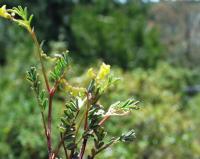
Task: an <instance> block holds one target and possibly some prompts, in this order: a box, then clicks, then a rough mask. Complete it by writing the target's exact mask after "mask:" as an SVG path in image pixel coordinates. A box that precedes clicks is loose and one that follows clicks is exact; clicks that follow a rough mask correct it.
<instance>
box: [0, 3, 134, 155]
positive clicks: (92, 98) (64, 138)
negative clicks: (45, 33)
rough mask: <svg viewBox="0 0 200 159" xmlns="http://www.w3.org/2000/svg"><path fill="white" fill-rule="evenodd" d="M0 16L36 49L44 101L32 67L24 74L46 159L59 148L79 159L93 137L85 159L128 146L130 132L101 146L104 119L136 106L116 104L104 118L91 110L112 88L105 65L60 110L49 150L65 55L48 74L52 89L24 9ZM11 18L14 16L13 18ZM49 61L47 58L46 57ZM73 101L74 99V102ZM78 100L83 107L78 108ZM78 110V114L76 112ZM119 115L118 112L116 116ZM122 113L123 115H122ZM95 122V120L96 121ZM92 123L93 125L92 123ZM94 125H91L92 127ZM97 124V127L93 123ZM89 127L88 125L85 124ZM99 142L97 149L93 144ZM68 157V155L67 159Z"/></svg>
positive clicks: (65, 66)
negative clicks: (122, 144)
mask: <svg viewBox="0 0 200 159" xmlns="http://www.w3.org/2000/svg"><path fill="white" fill-rule="evenodd" d="M0 9H1V12H0V13H1V14H0V16H1V17H3V18H6V19H9V20H11V21H13V22H16V23H17V24H19V25H20V26H22V27H24V28H25V29H26V30H27V31H28V32H29V34H30V35H31V37H32V40H33V42H34V44H35V45H36V49H37V54H38V57H39V61H40V65H41V72H42V73H41V74H42V75H43V78H44V83H45V86H46V87H45V88H46V91H47V97H48V99H47V98H46V95H45V90H42V91H41V88H40V87H41V86H40V83H41V82H40V80H39V74H38V73H37V71H36V68H35V67H31V69H30V70H29V71H28V72H27V79H28V80H29V82H30V83H31V88H32V89H33V90H34V93H35V95H36V99H37V102H38V105H39V106H40V112H41V116H42V124H43V128H44V133H45V137H46V141H47V149H48V158H49V159H55V158H57V157H59V156H60V155H59V151H60V148H61V146H63V148H64V151H65V155H64V156H65V157H66V158H67V159H68V158H77V159H78V158H79V159H82V158H83V157H84V155H85V150H86V146H87V142H88V139H89V138H90V137H93V136H94V135H96V136H97V138H98V139H97V140H96V141H95V139H94V141H95V148H96V149H92V154H91V155H89V156H88V158H89V159H93V158H95V157H96V155H97V154H99V153H100V152H101V151H102V150H104V149H106V148H108V147H109V146H111V145H112V144H114V143H117V142H119V141H121V142H130V141H133V137H134V135H133V134H134V132H133V130H132V131H130V132H128V133H127V134H122V135H121V136H120V137H115V138H112V139H111V141H110V142H108V143H107V144H104V142H103V138H104V137H105V135H104V134H106V131H105V130H104V129H103V124H104V123H105V121H106V120H107V119H108V117H110V116H112V115H113V114H114V115H115V114H116V112H117V113H118V114H119V115H126V113H128V112H131V110H133V109H135V105H136V102H134V100H133V99H131V100H127V101H126V102H124V103H123V104H121V103H119V104H118V105H115V106H112V107H111V109H112V111H109V113H106V114H104V113H103V111H102V112H101V113H99V111H98V109H93V107H96V106H97V105H98V104H99V103H98V100H99V99H100V97H101V96H102V94H103V93H104V91H105V90H106V89H107V88H108V87H110V85H111V84H113V80H112V78H111V77H110V76H109V73H110V66H109V65H106V64H104V63H103V64H102V65H101V67H100V70H99V72H98V74H97V75H95V77H93V78H92V79H91V82H90V83H89V86H88V87H87V89H86V91H85V92H84V95H83V96H79V94H78V95H77V96H75V97H70V102H69V103H67V104H66V109H65V110H64V116H63V117H62V118H61V124H60V126H59V127H60V128H59V130H60V137H61V139H60V141H59V142H58V146H57V147H56V148H55V149H53V147H52V135H54V134H52V111H53V107H52V105H53V97H54V95H55V93H56V91H57V89H58V87H59V84H60V82H61V80H62V79H64V78H65V72H66V70H67V69H68V68H69V57H68V55H67V53H63V54H62V55H57V56H58V58H57V60H56V64H55V67H54V69H53V71H52V72H51V77H52V79H53V80H54V81H53V86H52V87H51V84H52V83H50V82H51V81H50V80H49V79H48V74H47V71H46V67H45V65H44V60H43V56H45V57H46V55H45V54H44V51H43V50H42V48H41V45H39V42H38V39H37V37H36V34H35V32H34V29H33V27H32V26H31V20H32V17H33V16H32V15H31V16H30V17H29V18H28V13H27V8H24V9H23V8H22V7H21V6H18V7H13V8H12V9H6V7H5V6H2V7H1V8H0ZM15 14H17V15H18V16H17V17H16V16H15ZM49 58H50V57H49ZM74 98H75V99H74ZM78 98H79V99H80V100H81V102H82V103H83V104H82V105H80V104H79V102H78ZM47 106H48V115H47V119H46V117H45V108H46V107H47ZM81 108H82V112H81V111H80V109H81ZM90 109H93V113H92V114H91V113H90V114H89V110H90ZM120 111H121V112H120ZM124 112H125V113H124ZM77 117H80V118H81V120H80V121H78V120H76V119H77ZM97 118H98V119H99V120H96V119H97ZM83 120H84V122H83V123H84V124H83V132H80V127H81V125H82V121H83ZM92 121H93V122H92ZM94 121H95V125H93V124H94ZM97 122H98V123H97ZM88 123H90V124H88ZM79 133H81V134H82V135H81V137H80V141H81V140H82V144H80V142H79V141H76V140H77V137H78V136H77V135H79ZM98 140H101V142H100V145H99V144H98V146H97V144H96V142H99V141H98ZM68 154H69V155H68Z"/></svg>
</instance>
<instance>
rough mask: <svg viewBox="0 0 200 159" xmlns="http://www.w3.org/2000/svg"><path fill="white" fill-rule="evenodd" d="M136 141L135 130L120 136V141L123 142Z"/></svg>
mask: <svg viewBox="0 0 200 159" xmlns="http://www.w3.org/2000/svg"><path fill="white" fill-rule="evenodd" d="M134 139H135V132H134V130H130V131H129V132H127V133H124V134H122V135H121V136H120V139H119V140H120V141H122V142H132V141H133V140H134Z"/></svg>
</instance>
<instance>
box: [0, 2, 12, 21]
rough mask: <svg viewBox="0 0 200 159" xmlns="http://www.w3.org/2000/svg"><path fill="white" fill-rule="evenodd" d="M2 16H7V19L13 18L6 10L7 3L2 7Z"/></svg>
mask: <svg viewBox="0 0 200 159" xmlns="http://www.w3.org/2000/svg"><path fill="white" fill-rule="evenodd" d="M0 16H1V17H3V18H7V19H9V18H11V16H10V14H9V13H8V12H7V10H6V5H3V6H2V7H1V8H0Z"/></svg>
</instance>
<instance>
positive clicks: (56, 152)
mask: <svg viewBox="0 0 200 159" xmlns="http://www.w3.org/2000/svg"><path fill="white" fill-rule="evenodd" d="M64 140H65V138H64V137H63V136H62V138H61V139H60V142H59V144H58V146H57V148H56V149H55V151H54V153H53V156H54V157H56V156H57V155H58V153H59V150H60V148H61V146H62V145H63V143H64Z"/></svg>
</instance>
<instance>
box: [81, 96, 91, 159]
mask: <svg viewBox="0 0 200 159" xmlns="http://www.w3.org/2000/svg"><path fill="white" fill-rule="evenodd" d="M89 95H90V94H87V109H86V113H85V124H84V131H85V132H86V131H87V129H88V112H89V106H90V102H89V101H90V100H89ZM87 140H88V137H87V136H86V137H84V139H83V143H82V147H81V152H80V155H79V159H82V158H83V155H84V153H85V148H86V145H87Z"/></svg>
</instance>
